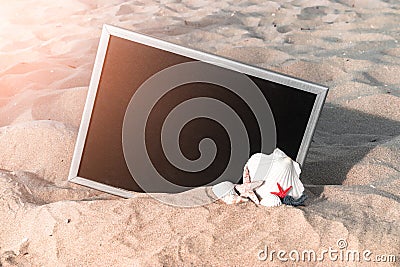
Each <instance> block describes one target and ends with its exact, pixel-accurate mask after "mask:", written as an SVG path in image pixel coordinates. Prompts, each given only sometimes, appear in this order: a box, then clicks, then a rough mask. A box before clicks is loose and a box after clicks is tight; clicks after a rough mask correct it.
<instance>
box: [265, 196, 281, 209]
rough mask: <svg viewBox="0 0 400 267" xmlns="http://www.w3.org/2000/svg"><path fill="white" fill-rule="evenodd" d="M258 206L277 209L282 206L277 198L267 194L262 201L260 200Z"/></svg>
mask: <svg viewBox="0 0 400 267" xmlns="http://www.w3.org/2000/svg"><path fill="white" fill-rule="evenodd" d="M260 205H262V206H265V207H277V206H280V205H282V201H281V199H280V198H279V197H278V196H276V195H273V194H269V195H266V196H265V197H264V198H263V199H261V201H260Z"/></svg>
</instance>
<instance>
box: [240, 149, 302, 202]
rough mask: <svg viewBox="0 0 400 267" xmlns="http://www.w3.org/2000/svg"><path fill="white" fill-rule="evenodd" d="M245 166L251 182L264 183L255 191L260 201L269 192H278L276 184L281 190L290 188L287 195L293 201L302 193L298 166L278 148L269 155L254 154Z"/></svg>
mask: <svg viewBox="0 0 400 267" xmlns="http://www.w3.org/2000/svg"><path fill="white" fill-rule="evenodd" d="M246 165H247V167H248V169H249V174H250V180H251V181H259V180H263V181H264V184H263V185H262V186H261V187H259V188H257V189H256V191H255V192H256V193H257V194H258V195H259V196H260V198H261V199H263V198H265V197H267V196H269V195H270V193H271V192H279V189H278V186H277V183H279V184H280V185H281V187H282V188H283V190H285V189H287V188H289V187H290V186H292V189H291V190H290V191H289V192H288V195H289V196H292V197H293V198H295V199H297V198H299V197H300V196H301V195H302V194H303V192H304V186H303V184H302V182H301V181H300V179H299V176H300V173H301V169H300V164H298V163H297V162H295V161H293V160H292V159H291V158H289V157H288V156H286V154H285V153H284V152H282V151H281V150H280V149H278V148H276V149H275V150H274V152H273V153H271V154H269V155H266V154H262V153H257V154H254V155H253V156H251V157H250V159H249V160H248V162H247V164H246Z"/></svg>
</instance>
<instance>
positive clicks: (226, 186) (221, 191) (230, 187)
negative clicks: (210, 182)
mask: <svg viewBox="0 0 400 267" xmlns="http://www.w3.org/2000/svg"><path fill="white" fill-rule="evenodd" d="M234 188H235V185H234V184H233V183H232V182H230V181H224V182H221V183H219V184H216V185H214V186H213V187H212V188H211V190H212V191H213V193H214V195H215V196H216V197H217V198H218V199H220V198H223V197H225V196H226V195H237V194H236V192H235V189H234Z"/></svg>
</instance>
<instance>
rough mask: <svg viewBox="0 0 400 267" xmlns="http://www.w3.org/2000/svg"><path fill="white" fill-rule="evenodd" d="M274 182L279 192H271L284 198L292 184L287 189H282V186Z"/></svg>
mask: <svg viewBox="0 0 400 267" xmlns="http://www.w3.org/2000/svg"><path fill="white" fill-rule="evenodd" d="M276 184H277V185H278V189H279V192H271V194H274V195H277V196H278V197H280V198H284V197H285V196H286V195H287V193H288V192H289V191H290V189H292V186H289V188H288V189H285V190H283V189H282V186H281V185H280V184H279V183H276Z"/></svg>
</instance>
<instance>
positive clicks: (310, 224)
mask: <svg viewBox="0 0 400 267" xmlns="http://www.w3.org/2000/svg"><path fill="white" fill-rule="evenodd" d="M0 5H1V8H0V21H1V23H0V40H1V42H0V199H1V200H0V266H267V265H268V266H269V265H274V266H275V265H278V266H280V265H282V266H284V265H287V264H291V265H293V266H398V264H399V262H400V222H399V221H400V90H399V86H400V75H399V74H400V48H399V43H398V42H399V41H400V34H399V33H400V26H399V25H400V4H399V3H398V1H394V0H393V1H383V0H343V1H328V0H307V1H261V0H245V1H236V0H224V1H211V0H188V1H172V0H171V1H169V0H165V1H153V0H150V1H141V0H136V1H115V0H114V1H96V2H95V1H85V0H82V1H78V0H70V1H59V0H54V1H44V0H27V1H0ZM103 23H108V24H112V25H115V26H119V27H123V28H127V29H131V30H136V31H141V32H143V33H147V34H151V35H153V36H156V37H159V38H162V39H165V40H168V41H171V42H174V43H178V44H182V45H185V46H188V47H192V48H196V49H200V50H204V51H207V52H210V53H214V54H218V55H222V56H226V57H230V58H233V59H236V60H239V61H243V62H246V63H249V64H253V65H257V66H261V67H264V68H268V69H273V70H276V71H279V72H283V73H286V74H289V75H292V76H296V77H299V78H303V79H307V80H310V81H314V82H317V83H321V84H324V85H327V86H329V87H330V92H329V95H328V97H327V102H326V105H325V107H324V109H323V112H322V114H321V118H320V121H319V123H318V126H317V129H316V132H315V136H314V139H313V142H312V145H311V148H310V151H309V154H308V156H307V159H306V162H305V165H304V169H303V173H302V175H301V179H302V181H303V183H304V184H306V192H307V194H308V195H309V196H310V197H309V199H308V200H307V201H306V206H305V207H300V208H294V207H288V206H285V205H283V206H280V207H275V208H264V207H256V206H255V205H254V204H253V203H251V202H248V203H244V204H239V205H233V206H227V205H224V204H222V203H221V202H215V203H212V204H209V205H206V206H202V207H196V208H179V207H173V206H168V205H165V204H163V203H161V202H158V201H156V200H154V199H152V198H151V197H149V196H146V195H138V196H137V197H134V198H132V199H121V198H118V197H115V196H111V195H108V194H106V193H102V192H98V191H96V190H91V189H88V188H85V187H81V186H78V185H73V184H70V183H68V182H67V175H68V170H69V166H70V163H71V157H72V151H73V148H74V145H75V140H76V135H77V132H78V127H79V123H80V118H81V115H82V110H83V106H84V102H85V97H86V93H87V88H88V85H89V81H90V75H91V70H92V66H93V63H94V59H95V53H96V49H97V44H98V40H99V37H100V32H101V28H102V25H103ZM341 239H342V241H343V240H345V241H346V242H347V250H358V251H360V252H363V251H365V250H370V251H371V252H372V254H371V259H372V260H374V259H375V256H379V255H383V256H384V255H386V256H388V255H396V256H397V258H396V261H397V262H396V263H376V262H372V261H371V262H353V261H350V262H347V261H341V260H340V259H337V260H336V261H333V260H330V259H329V256H328V255H325V259H324V260H323V261H321V262H308V261H307V260H306V261H305V262H297V263H296V262H293V261H292V260H290V259H289V260H288V261H287V262H282V261H281V260H279V259H278V258H277V256H276V255H274V258H273V259H272V260H270V258H268V259H266V260H265V261H261V260H260V259H259V256H261V259H262V256H263V255H264V254H263V251H262V250H265V248H267V249H268V250H269V252H271V250H276V251H278V250H285V251H287V252H289V251H291V250H295V249H297V250H299V251H300V252H301V251H303V250H311V249H312V250H315V251H319V252H321V251H322V250H323V249H329V247H331V248H332V249H336V250H338V251H346V249H345V250H340V249H339V247H338V244H337V242H338V240H341ZM260 251H261V254H259V253H260ZM286 257H288V255H287V254H286ZM381 259H385V258H381ZM386 259H389V258H388V257H386Z"/></svg>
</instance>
